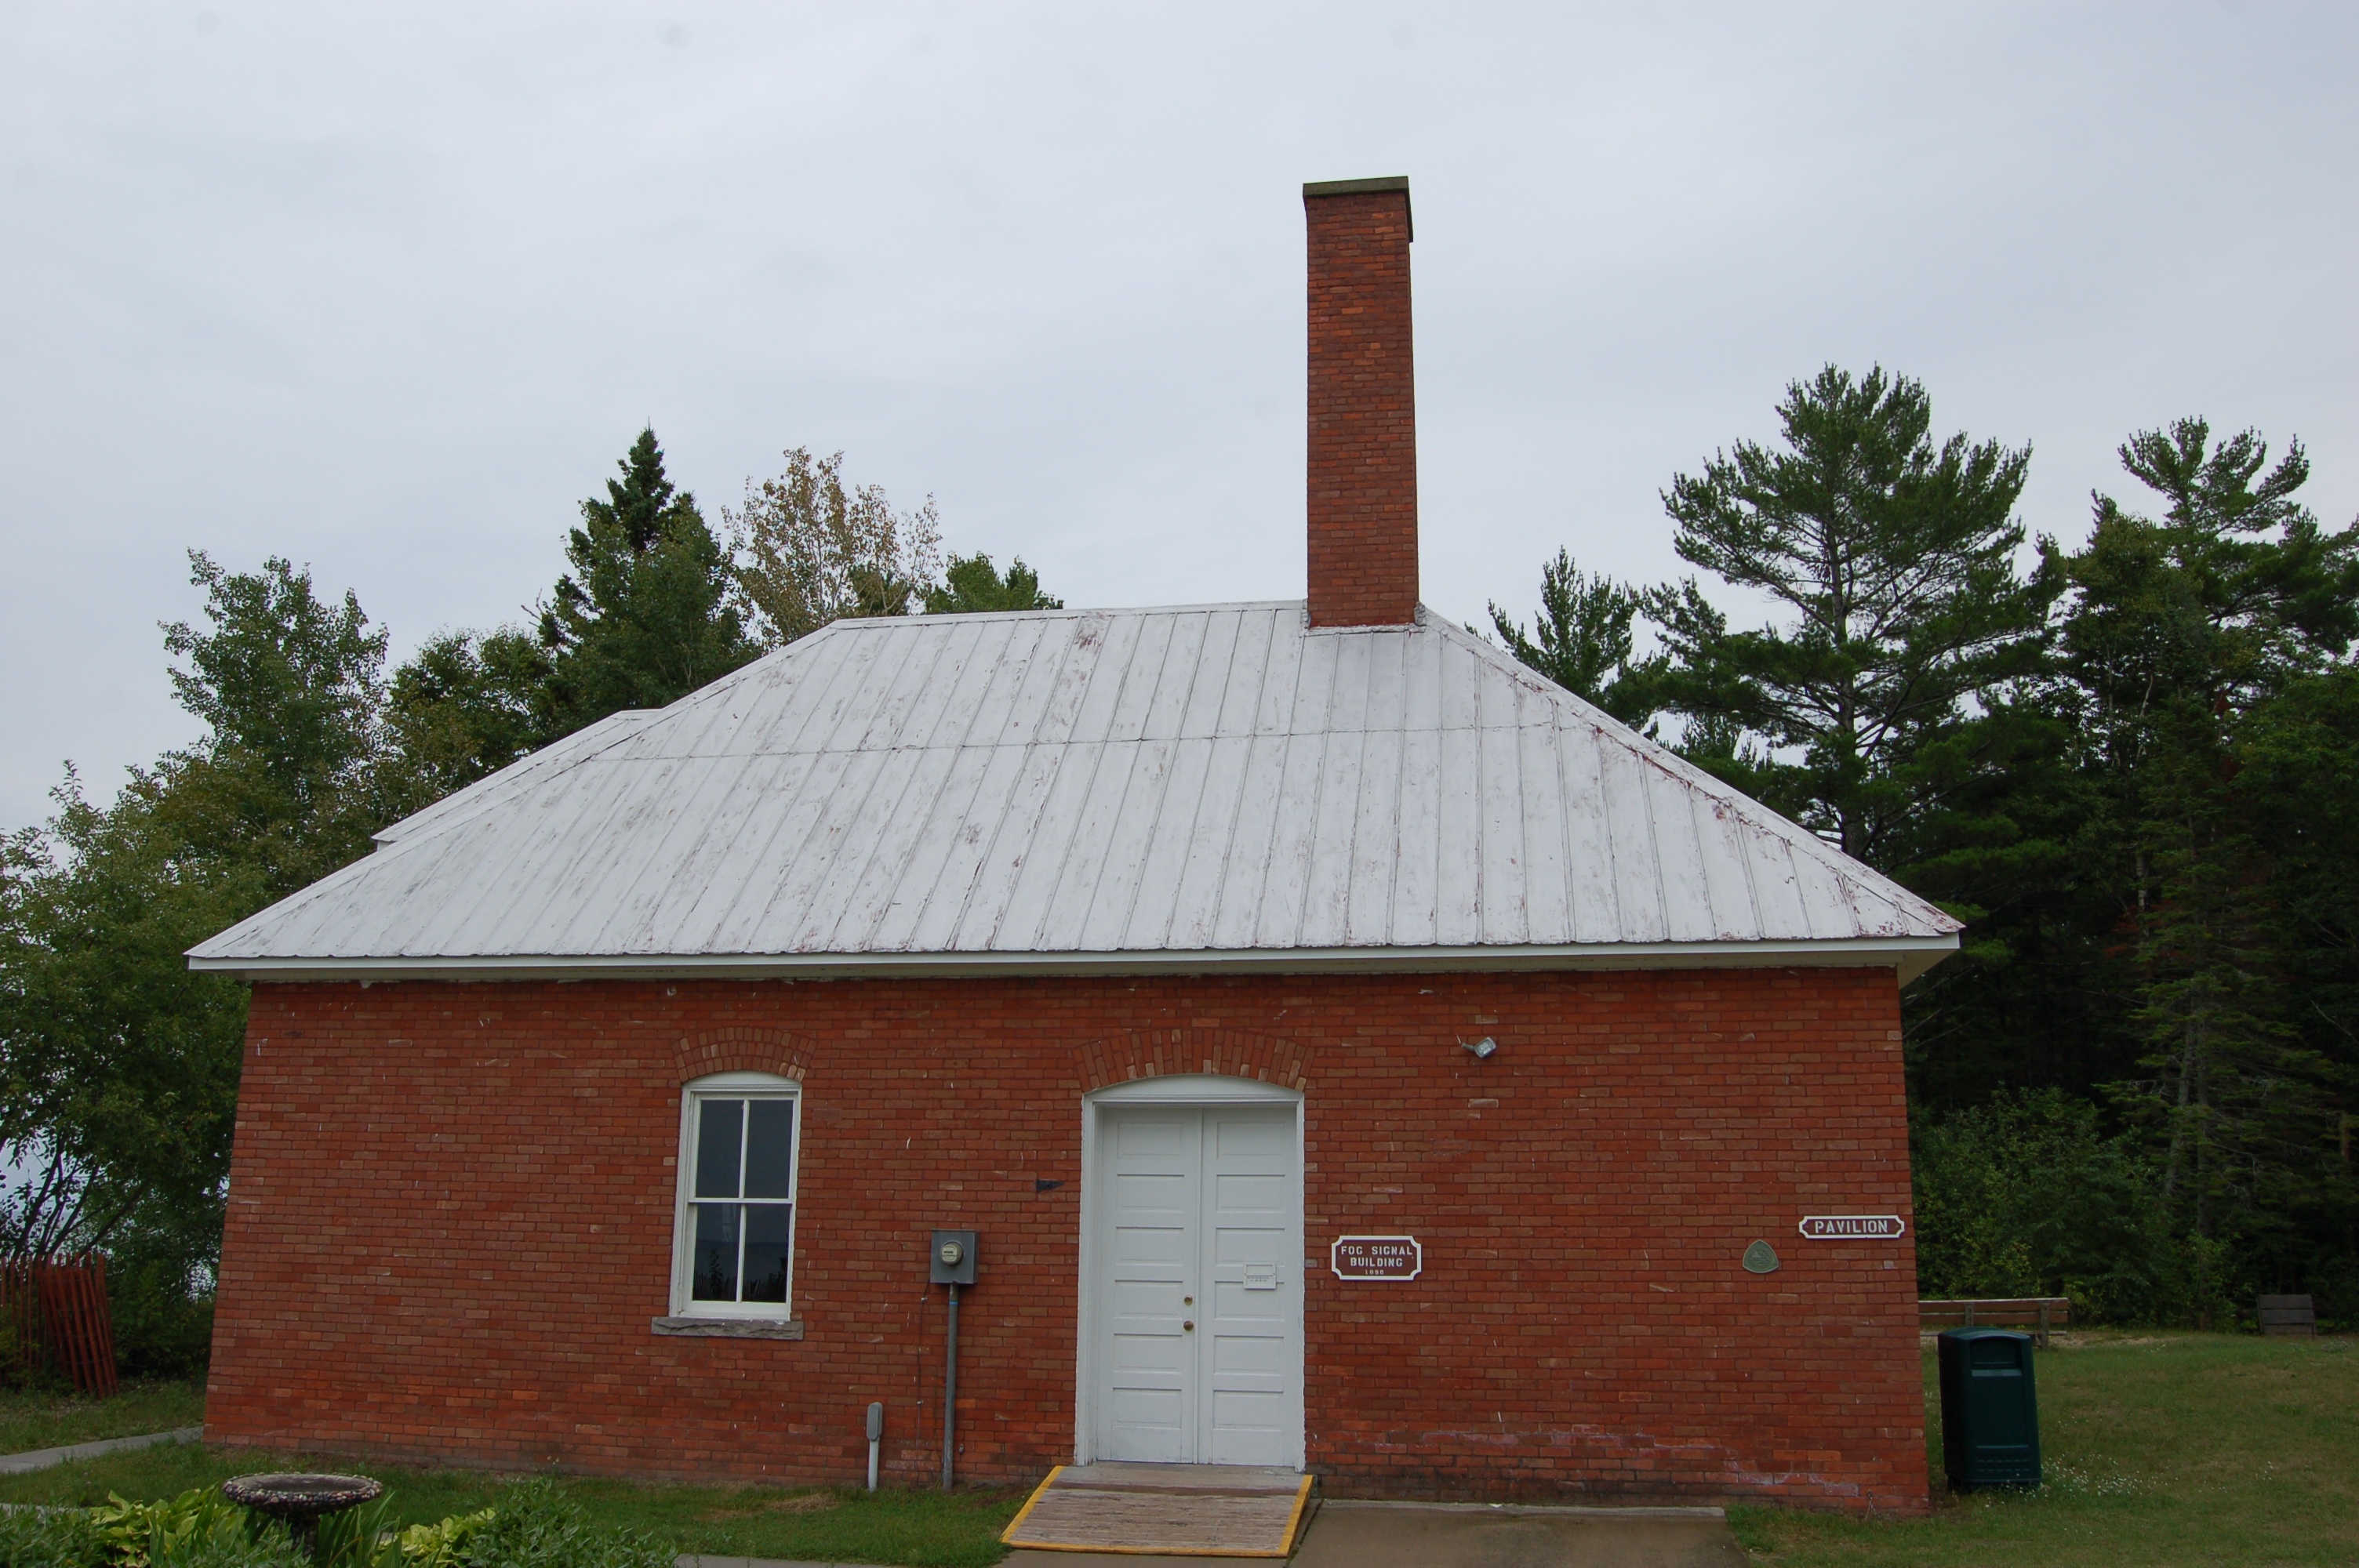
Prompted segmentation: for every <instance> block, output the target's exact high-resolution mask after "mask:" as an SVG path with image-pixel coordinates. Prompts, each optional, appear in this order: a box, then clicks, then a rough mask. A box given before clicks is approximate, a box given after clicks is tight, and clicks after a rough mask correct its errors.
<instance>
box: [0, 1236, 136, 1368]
mask: <svg viewBox="0 0 2359 1568" xmlns="http://www.w3.org/2000/svg"><path fill="white" fill-rule="evenodd" d="M0 1323H5V1334H6V1336H7V1337H8V1338H9V1339H10V1340H12V1341H13V1342H14V1343H12V1344H11V1345H10V1346H9V1350H10V1352H11V1353H12V1354H13V1355H14V1357H15V1358H16V1363H17V1365H19V1366H33V1365H35V1364H37V1363H38V1362H40V1361H42V1360H44V1359H47V1360H48V1361H49V1362H51V1363H52V1364H54V1365H55V1366H57V1367H58V1368H60V1369H61V1370H62V1371H63V1372H64V1373H65V1374H66V1376H67V1377H69V1378H71V1379H73V1386H74V1389H75V1390H76V1391H77V1392H80V1393H84V1394H88V1395H90V1396H92V1398H95V1399H105V1398H107V1397H108V1396H110V1395H112V1394H113V1393H114V1389H115V1383H114V1320H113V1319H112V1318H110V1317H109V1316H108V1315H107V1311H106V1258H105V1256H104V1254H103V1253H98V1252H83V1253H76V1254H71V1255H68V1256H64V1257H50V1258H19V1259H10V1260H6V1261H5V1262H0Z"/></svg>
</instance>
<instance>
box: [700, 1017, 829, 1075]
mask: <svg viewBox="0 0 2359 1568" xmlns="http://www.w3.org/2000/svg"><path fill="white" fill-rule="evenodd" d="M675 1051H676V1054H677V1059H678V1062H679V1081H680V1082H681V1083H683V1084H684V1083H687V1082H689V1081H690V1080H691V1079H694V1078H701V1077H705V1076H710V1075H712V1074H713V1073H774V1074H776V1075H777V1076H779V1077H782V1078H792V1079H793V1080H794V1081H795V1082H797V1083H801V1082H802V1081H803V1074H804V1073H805V1072H807V1071H808V1070H809V1069H810V1042H808V1041H806V1040H804V1039H803V1038H802V1037H801V1036H799V1035H796V1034H789V1033H787V1032H786V1031H785V1030H783V1029H761V1028H756V1027H750V1026H746V1027H738V1028H731V1029H708V1030H706V1031H705V1032H704V1033H701V1034H695V1035H690V1037H689V1038H688V1039H686V1040H683V1041H681V1042H680V1043H679V1045H678V1046H677V1047H675Z"/></svg>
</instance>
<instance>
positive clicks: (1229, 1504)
mask: <svg viewBox="0 0 2359 1568" xmlns="http://www.w3.org/2000/svg"><path fill="white" fill-rule="evenodd" d="M1310 1480H1311V1478H1310V1476H1306V1475H1304V1474H1302V1473H1301V1472H1300V1471H1299V1470H1276V1469H1264V1468H1262V1467H1260V1466H1258V1465H1114V1464H1099V1465H1059V1466H1057V1468H1055V1469H1054V1470H1051V1471H1049V1478H1048V1479H1047V1480H1045V1481H1043V1482H1041V1483H1040V1486H1039V1488H1038V1490H1036V1491H1035V1492H1034V1493H1033V1494H1032V1497H1031V1499H1030V1500H1029V1501H1028V1502H1027V1503H1026V1504H1025V1505H1024V1508H1023V1510H1022V1511H1021V1512H1019V1513H1018V1514H1017V1515H1016V1517H1015V1518H1014V1519H1011V1520H1009V1521H1008V1525H1007V1529H1006V1532H1005V1533H1003V1534H1002V1535H1001V1536H1000V1538H999V1539H1000V1540H1001V1541H1003V1542H1005V1543H1006V1544H1007V1545H1009V1546H1028V1547H1030V1548H1032V1549H1033V1550H1034V1551H1037V1552H1134V1553H1140V1554H1147V1553H1152V1554H1158V1555H1161V1556H1166V1557H1284V1556H1287V1555H1288V1554H1289V1553H1291V1552H1293V1550H1294V1547H1295V1543H1296V1541H1299V1539H1300V1538H1301V1534H1302V1527H1303V1525H1304V1524H1305V1523H1307V1522H1308V1513H1309V1509H1310Z"/></svg>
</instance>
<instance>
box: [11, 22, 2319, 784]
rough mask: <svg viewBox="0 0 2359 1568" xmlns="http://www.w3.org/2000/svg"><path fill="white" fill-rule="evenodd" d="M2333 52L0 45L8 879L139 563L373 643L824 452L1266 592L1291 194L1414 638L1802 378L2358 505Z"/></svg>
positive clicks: (745, 38) (2046, 478) (103, 35)
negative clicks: (1361, 419)
mask: <svg viewBox="0 0 2359 1568" xmlns="http://www.w3.org/2000/svg"><path fill="white" fill-rule="evenodd" d="M2354 81H2359V7H2353V6H2350V5H2332V6H2329V5H2320V6H2296V5H2274V4H2247V5H2216V4H2212V5H2159V4H2153V3H2146V4H2139V5H2123V6H2111V7H2097V6H2082V7H2066V6H2060V5H2038V6H2026V7H2020V8H2010V7H2006V6H2001V5H1973V6H1957V7H1938V6H1931V5H1846V6H1813V5H1790V4H1788V5H1774V6H1771V5H1753V4H1747V5H1734V6H1727V7H1710V6H1701V5H1697V6H1687V7H1680V8H1672V7H1666V6H1645V7H1639V6H1624V7H1617V8H1614V9H1611V10H1607V9H1594V10H1589V9H1578V10H1577V9H1573V8H1570V7H1566V6H1562V5H1548V6H1537V7H1531V8H1527V9H1519V8H1514V7H1506V6H1495V7H1472V6H1451V7H1448V8H1440V7H1392V8H1386V7H1379V6H1374V5H1362V6H1354V7H1350V8H1315V7H1310V6H1300V5H1291V6H1289V5H1249V6H1239V7H1234V8H1223V7H1219V6H1213V5H1203V4H1191V5H1184V6H1174V7H1169V8H1160V9H1158V8H1150V7H1147V6H1142V5H1071V6H1054V7H1020V6H1016V5H940V6H890V5H872V4H861V5H850V4H842V5H826V6H820V5H759V6H746V7H742V8H738V7H723V6H701V5H616V6H603V7H601V6H595V5H547V6H513V5H512V6H505V7H502V6H492V5H480V4H468V5H447V6H435V5H420V4H413V3H404V4H401V5H382V6H376V7H367V6H360V5H288V6H283V7H265V6H250V5H237V4H204V5H158V6H140V5H69V4H44V5H20V4H7V5H0V237H5V245H0V460H5V475H6V479H5V489H4V490H0V494H5V503H0V505H5V513H0V516H5V527H6V531H7V536H6V552H5V557H0V559H4V560H5V575H0V671H5V681H0V704H5V735H6V742H5V752H4V753H0V827H8V826H15V825H17V824H21V823H25V822H29V821H32V820H34V819H36V818H37V817H38V816H41V815H43V814H44V813H45V812H46V809H47V803H46V801H45V799H44V792H45V791H46V790H47V789H48V788H49V786H50V785H51V784H54V783H55V782H56V781H57V779H58V777H59V776H60V768H61V766H62V764H63V763H64V762H65V761H66V760H67V759H71V760H73V761H74V762H77V763H78V764H79V765H80V766H81V768H82V773H83V776H84V777H85V779H87V780H88V781H90V783H91V784H92V786H93V787H94V788H95V789H96V790H98V791H100V792H102V793H111V792H112V790H113V788H114V784H115V783H116V782H117V781H118V780H119V779H120V777H121V771H120V770H121V769H122V768H123V767H124V766H125V765H126V764H129V763H132V762H144V761H146V760H148V759H150V758H152V757H153V756H154V755H155V754H156V753H157V752H158V751H159V750H161V749H163V748H165V747H167V746H170V745H176V744H180V743H183V742H185V741H188V740H189V739H190V738H192V736H193V735H194V734H195V733H196V727H195V725H194V723H193V721H192V720H190V719H188V718H187V717H186V716H185V715H184V714H182V713H180V711H179V709H178V708H176V707H174V705H173V704H172V702H171V699H170V696H169V692H168V687H167V683H166V681H165V678H164V673H163V672H164V665H165V656H164V654H163V650H162V647H161V644H160V637H159V634H158V631H157V629H156V626H157V622H158V621H165V620H178V619H181V618H186V617H192V616H194V615H195V613H196V611H197V609H198V606H199V600H198V597H197V595H196V594H195V592H194V590H192V589H190V586H189V584H188V574H187V563H186V560H185V557H184V555H183V552H184V551H185V550H187V549H188V548H190V547H198V548H202V549H205V550H207V551H209V552H211V553H212V555H213V556H214V557H216V558H217V559H219V560H220V561H222V562H223V564H225V565H228V566H231V567H233V568H252V567H254V566H255V565H256V564H257V563H259V562H260V561H261V560H262V559H263V558H264V557H266V556H269V555H273V554H280V555H286V556H288V557H292V558H293V559H295V560H296V561H297V562H299V563H304V562H308V563H309V564H310V567H311V568H312V570H313V571H314V573H315V574H316V576H317V579H318V581H319V584H320V586H321V589H322V590H323V591H329V592H340V591H342V589H345V588H346V587H350V588H352V589H355V590H357V592H358V593H359V595H360V599H361V602H362V603H363V605H364V607H365V608H366V610H367V611H368V612H369V613H370V614H371V616H373V617H374V618H375V619H376V620H377V621H378V622H380V623H382V624H385V625H387V626H390V627H391V628H392V631H393V634H394V643H395V651H396V654H397V655H398V654H401V653H403V652H405V651H407V650H408V649H410V648H413V647H415V646H416V644H417V643H418V642H419V639H421V638H422V637H424V636H426V635H428V634H429V633H432V632H434V631H435V630H437V629H439V628H443V627H456V626H482V625H486V624H490V623H494V622H500V621H503V620H516V619H519V618H520V617H521V614H522V611H523V607H525V606H526V605H527V604H528V603H529V602H530V601H531V600H534V599H535V598H536V597H537V596H538V595H540V594H542V593H544V592H546V590H547V589H548V587H549V584H550V582H551V581H552V580H553V579H554V578H555V576H556V574H557V572H558V571H559V569H560V566H561V564H562V563H561V560H560V554H559V551H560V540H561V537H562V534H563V531H564V529H565V528H566V527H567V526H568V525H569V524H571V522H572V521H573V520H574V517H575V508H576V505H577V503H578V502H579V501H580V500H581V498H582V497H583V496H585V495H588V494H591V493H592V492H597V491H598V490H599V489H600V488H601V482H602V481H603V479H604V478H605V477H606V475H607V474H609V473H610V472H612V471H613V465H614V460H615V459H616V458H618V457H619V456H620V455H621V453H622V452H623V450H624V449H625V447H626V446H627V445H628V444H629V442H630V440H631V438H632V437H633V435H634V434H635V433H636V431H637V430H638V428H639V427H640V425H641V424H642V422H648V421H651V422H652V423H653V425H654V427H655V428H656V431H657V433H658V436H659V437H660V438H662V440H663V443H664V446H665V448H666V449H667V450H668V452H669V457H670V463H671V471H672V473H673V476H674V478H675V479H676V480H677V481H679V482H680V483H681V484H683V485H685V486H687V487H689V488H691V489H693V490H694V491H695V492H696V493H697V495H698V496H699V498H700V499H701V501H702V502H703V503H704V505H705V508H706V512H707V514H708V515H709V516H711V517H712V518H713V519H714V521H715V522H716V524H717V523H718V521H719V511H720V507H721V506H722V505H723V503H734V501H736V500H737V499H738V498H739V497H740V496H741V495H742V492H743V490H744V487H745V481H746V480H747V478H748V477H749V476H759V475H765V474H768V473H772V472H775V471H776V470H777V466H778V464H777V454H778V452H779V451H780V450H781V449H785V448H788V447H792V446H798V445H800V446H809V447H811V448H813V449H819V450H821V451H832V450H834V449H843V451H844V452H845V453H846V454H847V458H846V471H847V473H848V474H849V475H850V476H852V477H853V478H855V479H857V480H860V481H877V482H881V483H883V484H884V485H885V486H886V489H887V491H888V492H890V494H891V495H892V496H893V497H894V498H895V499H896V501H897V502H900V503H915V502H917V501H919V500H920V499H921V498H922V497H923V496H924V495H926V494H927V493H928V492H931V493H932V494H933V495H934V496H935V497H936V498H937V499H938V501H939V503H940V509H941V516H942V522H943V526H944V531H945V533H946V535H947V539H948V543H949V545H950V546H951V547H952V548H954V549H960V550H974V549H983V550H988V551H990V552H991V553H993V554H994V555H995V556H996V557H999V558H1001V559H1002V560H1005V559H1006V557H1008V556H1009V555H1011V554H1021V555H1022V556H1023V557H1025V558H1026V559H1027V561H1029V562H1031V563H1032V564H1033V565H1034V566H1036V567H1037V568H1038V569H1039V572H1040V575H1041V579H1042V580H1043V582H1044V584H1045V585H1046V586H1047V587H1048V588H1049V590H1050V591H1052V592H1055V593H1059V594H1060V595H1062V596H1063V597H1064V599H1065V600H1066V601H1067V602H1068V603H1070V604H1075V605H1091V604H1108V605H1115V604H1147V603H1172V602H1192V601H1201V600H1241V599H1266V598H1280V597H1297V596H1299V595H1300V593H1301V592H1302V581H1303V563H1302V554H1303V552H1302V539H1301V526H1302V523H1301V519H1302V476H1301V463H1302V445H1303V438H1302V384H1303V341H1302V333H1303V327H1302V313H1303V305H1302V298H1303V285H1302V256H1303V253H1302V210H1301V199H1300V189H1301V185H1302V182H1303V181H1304V180H1306V179H1332V178H1356V177H1361V176H1369V175H1389V174H1406V175H1408V177H1409V178H1410V180H1411V182H1412V192H1413V200H1414V203H1415V210H1416V220H1417V245H1416V249H1415V252H1414V266H1415V273H1416V287H1417V297H1416V309H1417V335H1418V341H1417V353H1418V368H1419V462H1420V468H1421V478H1422V505H1423V536H1424V594H1425V598H1426V600H1427V601H1428V602H1429V603H1430V604H1432V605H1433V606H1434V607H1435V608H1436V609H1437V610H1439V611H1441V612H1442V613H1444V614H1446V615H1449V616H1451V617H1453V618H1456V619H1461V620H1471V619H1477V618H1480V617H1481V615H1482V613H1483V610H1484V603H1485V601H1486V600H1491V599H1494V598H1495V599H1498V600H1503V601H1504V602H1506V604H1508V605H1509V606H1510V607H1512V608H1515V609H1517V611H1527V610H1528V608H1529V606H1530V604H1531V602H1532V600H1534V598H1535V596H1536V592H1537V585H1538V568H1539V565H1540V562H1541V561H1542V560H1543V559H1544V558H1546V557H1549V556H1550V555H1552V554H1553V552H1554V551H1555V550H1556V548H1557V547H1558V546H1560V545H1562V546H1570V547H1571V550H1572V552H1573V554H1574V556H1575V557H1577V558H1578V559H1579V560H1580V561H1581V562H1582V565H1584V566H1587V567H1593V568H1603V569H1604V570H1607V571H1609V572H1612V573H1614V574H1615V575H1618V576H1623V577H1628V578H1636V579H1661V578H1664V577H1668V576H1670V575H1673V574H1674V573H1676V572H1678V571H1680V569H1681V568H1680V563H1679V562H1678V560H1677V558H1676V557H1674V556H1673V554H1672V553H1671V549H1670V543H1669V540H1670V530H1669V524H1667V523H1666V521H1665V519H1664V517H1663V515H1662V509H1661V504H1660V502H1659V500H1658V491H1660V490H1661V489H1662V488H1663V487H1664V486H1665V485H1666V484H1667V483H1668V482H1669V480H1670V478H1671V476H1672V475H1673V474H1674V473H1676V472H1679V471H1680V470H1687V469H1692V468H1694V467H1695V466H1696V464H1697V463H1698V461H1699V460H1701V459H1702V458H1703V457H1705V456H1706V455H1708V454H1709V453H1711V452H1712V450H1713V449H1715V448H1718V447H1721V446H1723V445H1725V444H1726V443H1728V442H1730V441H1732V440H1734V439H1736V438H1740V437H1746V436H1752V437H1767V436H1768V435H1770V434H1771V433H1772V425H1771V419H1770V409H1771V406H1772V405H1773V404H1774V403H1775V402H1776V401H1777V398H1778V396H1779V395H1780V393H1781V391H1782V389H1783V388H1784V386H1785V384H1787V383H1788V381H1790V380H1792V379H1794V378H1796V377H1798V376H1801V375H1804V374H1807V373H1810V372H1812V371H1814V370H1815V369H1817V368H1818V367H1819V366H1820V365H1821V364H1824V363H1826V362H1831V361H1832V362H1836V363H1840V364H1843V365H1846V366H1851V367H1855V368H1859V369H1864V368H1865V367H1866V366H1868V365H1869V364H1871V363H1875V362H1881V363H1883V364H1885V365H1886V366H1889V367H1892V368H1894V369H1897V370H1900V371H1903V372H1906V373H1908V374H1911V375H1914V376H1917V377H1919V378H1920V379H1922V380H1923V381H1924V382H1925V383H1926V384H1928V385H1929V387H1930V390H1931V392H1932V395H1933V405H1934V414H1935V418H1936V420H1937V423H1938V425H1939V426H1940V428H1942V429H1943V430H1951V429H1963V430H1966V431H1969V432H1971V433H1973V435H1975V436H1977V437H1997V438H2002V439H2004V440H2006V441H2008V442H2010V443H2021V442H2029V443H2030V444H2031V445H2032V446H2033V448H2034V449H2035V455H2034V458H2033V462H2032V468H2031V482H2030V487H2029V489H2028V491H2027V492H2026V495H2025V498H2024V506H2023V514H2024V518H2025V520H2026V522H2027V524H2029V525H2030V526H2031V527H2032V529H2033V530H2034V531H2035V532H2049V533H2054V534H2058V535H2063V536H2065V537H2067V538H2068V539H2071V538H2077V537H2079V536H2080V535H2082V533H2083V532H2084V531H2085V528H2086V521H2087V514H2088V501H2087V496H2088V492H2089V491H2090V490H2091V489H2092V488H2093V487H2097V486H2104V487H2107V488H2111V489H2115V490H2119V489H2120V488H2121V487H2122V481H2121V480H2120V478H2119V477H2118V476H2117V470H2116V468H2115V460H2114V448H2115V446H2117V445H2118V444H2119V442H2120V441H2121V439H2122V438H2123V437H2124V436H2125V434H2127V433H2128V432H2130V431H2131V430H2133V429H2137V428H2141V427H2151V426H2154V425H2158V424H2160V423H2162V422H2164V421H2166V420H2169V419H2170V418H2172V417H2174V416H2180V415H2183V414H2190V413H2196V414H2202V415H2205V416H2209V417H2210V418H2212V421H2213V422H2214V424H2215V425H2217V426H2222V427H2242V426H2245V425H2252V426H2256V427H2259V428H2260V429H2261V430H2263V431H2264V432H2265V433H2267V435H2268V436H2269V437H2270V438H2272V439H2273V440H2276V441H2280V442H2281V441H2282V440H2283V439H2284V438H2286V437H2288V436H2294V435H2298V436H2299V437H2300V438H2301V439H2302V440H2303V441H2304V442H2305V443H2307V445H2308V446H2309V449H2310V453H2311V455H2312V457H2313V459H2314V460H2315V462H2316V470H2317V477H2316V478H2315V479H2314V480H2313V481H2312V483H2311V486H2310V492H2308V493H2309V498H2310V503H2311V504H2312V506H2313V507H2314V508H2315V509H2316V510H2317V511H2318V512H2319V514H2321V516H2322V517H2323V518H2324V519H2325V520H2326V521H2327V522H2328V523H2329V524H2333V525H2337V526H2339V525H2342V524H2346V523H2348V522H2349V521H2351V519H2352V518H2353V515H2354V512H2359V419H2354V416H2359V375H2354V347H2359V344H2354V336H2355V335H2359V334H2354V324H2355V323H2359V287H2354V280H2359V200H2354V198H2359V173H2354V170H2359V157H2354V152H2359V90H2354V86H2353V83H2354Z"/></svg>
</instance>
